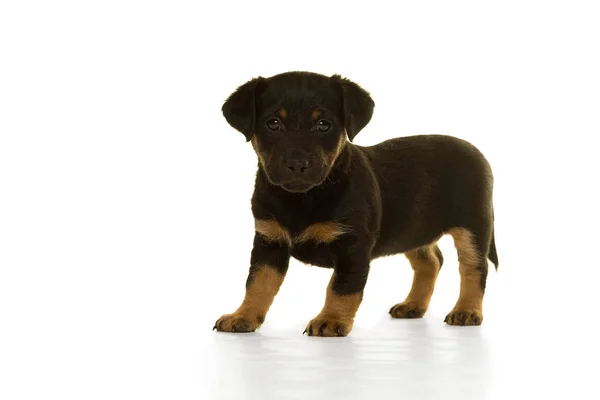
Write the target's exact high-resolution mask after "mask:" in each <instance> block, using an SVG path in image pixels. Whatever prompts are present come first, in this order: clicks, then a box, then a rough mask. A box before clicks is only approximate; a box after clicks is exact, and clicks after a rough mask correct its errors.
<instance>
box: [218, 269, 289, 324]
mask: <svg viewBox="0 0 600 400" xmlns="http://www.w3.org/2000/svg"><path fill="white" fill-rule="evenodd" d="M253 274H254V276H253V279H252V281H251V283H250V285H248V287H247V288H246V296H245V297H244V301H243V302H242V304H241V305H240V306H239V308H238V309H237V310H236V311H235V312H234V313H233V314H226V315H223V316H222V317H221V318H219V320H218V321H217V323H216V325H215V328H216V329H217V330H218V331H222V332H254V331H255V330H256V329H257V328H258V327H259V326H260V325H261V324H262V323H263V320H264V318H265V316H266V314H267V311H269V308H270V307H271V304H273V299H274V298H275V296H276V295H277V292H279V288H280V287H281V284H282V283H283V278H284V276H283V275H282V274H280V273H279V272H277V271H276V270H275V269H274V268H272V267H270V266H268V265H262V266H260V267H258V268H257V269H256V270H255V271H254V272H253Z"/></svg>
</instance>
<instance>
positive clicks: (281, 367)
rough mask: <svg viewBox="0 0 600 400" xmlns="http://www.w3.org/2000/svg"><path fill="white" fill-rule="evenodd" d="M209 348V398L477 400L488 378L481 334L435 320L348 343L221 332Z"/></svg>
mask: <svg viewBox="0 0 600 400" xmlns="http://www.w3.org/2000/svg"><path fill="white" fill-rule="evenodd" d="M300 331H301V330H300ZM213 344H214V346H213V348H212V351H214V352H215V356H216V360H217V361H216V364H217V370H216V380H215V382H214V386H213V388H212V393H211V395H212V396H211V398H214V399H295V398H303V399H304V398H311V399H321V398H322V399H330V398H333V397H337V398H343V399H371V398H372V399H392V398H393V399H398V398H407V399H441V398H454V397H456V398H461V399H482V398H484V397H485V395H486V392H487V390H488V387H489V383H490V376H491V366H490V363H491V360H490V351H489V347H488V344H487V341H486V339H485V334H484V332H483V331H482V330H481V328H479V327H474V328H457V327H449V326H446V325H443V324H440V323H439V321H437V320H435V321H434V320H433V319H432V320H428V319H421V320H404V321H399V320H393V321H391V320H387V319H386V320H382V321H381V322H380V323H379V324H378V326H375V327H370V328H368V329H361V328H360V326H357V327H355V330H354V331H353V333H352V335H351V336H349V337H347V338H318V337H310V338H309V337H306V336H300V335H299V334H298V332H297V331H296V330H294V331H287V330H286V331H269V330H268V329H266V330H264V331H263V332H258V333H254V334H237V335H236V334H223V333H221V334H215V335H214V343H213Z"/></svg>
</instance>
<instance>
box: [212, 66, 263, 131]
mask: <svg viewBox="0 0 600 400" xmlns="http://www.w3.org/2000/svg"><path fill="white" fill-rule="evenodd" d="M262 79H263V78H261V77H258V78H254V79H252V80H250V81H248V82H246V83H244V84H243V85H242V86H240V87H238V88H237V89H236V91H235V92H233V93H232V94H231V95H230V96H229V97H228V98H227V100H225V103H224V104H223V107H222V108H221V111H222V112H223V116H224V117H225V119H226V120H227V122H228V123H229V125H231V126H232V127H233V128H235V129H237V130H238V131H240V132H242V133H243V134H244V136H246V141H250V139H251V138H252V134H253V132H254V119H255V118H256V116H255V113H256V108H255V104H254V103H255V100H254V96H255V91H256V87H257V85H258V83H259V82H260V81H262Z"/></svg>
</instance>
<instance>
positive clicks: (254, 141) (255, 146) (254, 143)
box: [250, 135, 265, 168]
mask: <svg viewBox="0 0 600 400" xmlns="http://www.w3.org/2000/svg"><path fill="white" fill-rule="evenodd" d="M250 141H251V142H252V148H253V149H254V152H255V153H256V155H257V156H258V161H259V162H260V165H262V167H263V168H265V159H264V157H263V156H262V154H261V153H260V151H259V150H258V139H257V138H256V135H252V139H250Z"/></svg>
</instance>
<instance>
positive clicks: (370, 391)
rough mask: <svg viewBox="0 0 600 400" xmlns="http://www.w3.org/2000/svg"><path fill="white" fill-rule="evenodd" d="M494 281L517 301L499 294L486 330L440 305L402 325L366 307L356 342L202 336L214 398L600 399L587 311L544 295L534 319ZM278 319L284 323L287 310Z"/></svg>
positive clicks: (270, 332) (276, 329)
mask: <svg viewBox="0 0 600 400" xmlns="http://www.w3.org/2000/svg"><path fill="white" fill-rule="evenodd" d="M375 279H378V278H377V277H376V278H375ZM444 279H445V278H444ZM490 280H491V281H492V283H493V284H492V285H490V286H492V287H493V289H490V290H489V291H490V292H493V291H498V290H499V289H500V288H503V290H507V289H508V290H507V291H508V292H510V293H512V295H516V297H511V296H509V295H508V293H505V294H504V296H506V299H502V300H501V301H495V299H494V298H495V297H496V296H497V295H498V294H496V295H494V294H490V300H489V301H488V312H487V314H486V320H485V322H484V324H483V326H481V327H450V326H447V325H445V324H443V323H442V322H441V321H442V320H443V317H444V312H443V310H444V307H443V306H442V305H441V304H440V302H434V304H433V305H432V309H430V312H429V313H428V314H427V315H426V316H425V318H423V319H420V320H393V319H391V318H389V317H388V316H387V315H385V313H384V312H383V310H380V311H382V312H380V313H379V314H378V315H375V316H374V314H377V312H376V311H375V307H374V306H375V303H379V302H378V301H372V302H368V301H367V302H366V304H364V306H365V309H364V310H363V312H362V315H363V317H362V318H357V326H355V329H354V330H353V331H352V333H351V335H350V336H349V337H347V338H312V337H306V336H302V335H301V334H300V333H301V332H302V329H303V326H302V324H301V323H297V324H296V323H289V322H287V321H289V319H288V320H286V322H284V323H279V324H277V323H276V322H273V323H272V324H269V323H268V322H267V323H266V324H265V325H264V326H263V328H262V329H261V330H260V331H259V332H256V333H253V334H230V333H214V334H212V335H203V342H204V343H205V346H203V347H202V349H201V352H200V353H201V354H202V357H201V359H200V365H201V367H200V368H203V366H206V371H210V372H209V373H207V374H206V375H205V376H204V377H203V380H204V379H206V381H205V382H206V383H207V386H206V387H205V390H206V391H205V393H206V394H205V398H210V399H330V398H340V399H399V398H405V399H484V398H485V399H511V398H514V399H516V398H519V399H520V398H542V397H544V396H545V397H550V398H555V397H556V396H558V397H556V398H578V399H588V398H589V399H598V398H600V392H599V391H598V388H597V384H596V382H595V381H594V379H595V378H594V376H595V374H596V372H594V371H596V370H597V367H594V364H595V363H596V360H597V357H598V345H597V343H596V342H595V337H597V334H598V330H597V328H596V326H595V325H594V323H593V322H587V321H588V320H586V319H585V318H582V317H583V315H584V314H585V312H584V311H583V310H576V309H572V308H570V307H571V305H569V304H566V303H563V302H562V301H561V299H557V300H556V302H555V301H554V300H551V297H546V293H548V292H550V291H551V290H552V289H551V288H546V289H544V288H540V290H539V293H538V295H539V296H542V297H541V298H538V299H536V298H535V297H530V298H529V299H528V301H529V302H530V305H531V307H532V308H533V309H535V310H536V311H535V312H531V313H530V312H529V311H528V310H527V309H526V308H524V307H522V306H521V307H520V308H518V307H519V304H518V303H519V301H520V300H523V299H524V298H525V297H524V296H525V294H524V293H523V294H522V295H521V294H519V292H520V289H519V285H513V286H512V287H511V288H510V289H509V287H507V286H504V285H503V283H502V279H498V278H497V277H492V279H490ZM552 282H553V281H552V279H551V277H548V283H550V284H552ZM440 292H441V295H440V297H445V294H444V289H442V288H440ZM544 302H547V304H548V307H544V306H543V303H544ZM569 312H570V313H571V316H570V317H569V316H568V314H569ZM275 314H278V315H275V316H272V317H274V318H273V319H276V318H277V317H283V312H282V310H281V309H277V310H276V312H275ZM575 321H579V322H575ZM274 325H275V326H274Z"/></svg>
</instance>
